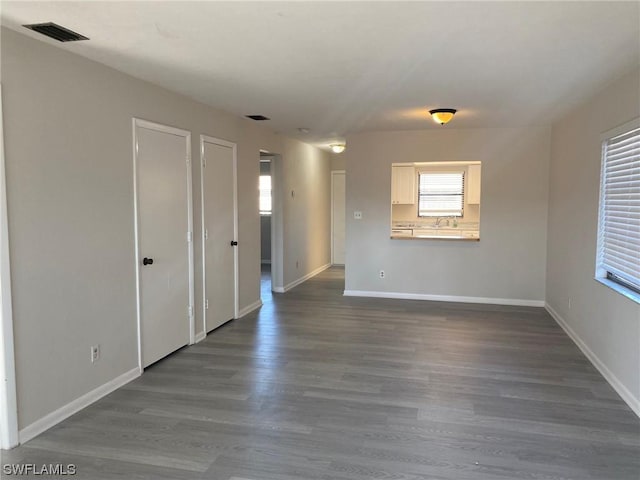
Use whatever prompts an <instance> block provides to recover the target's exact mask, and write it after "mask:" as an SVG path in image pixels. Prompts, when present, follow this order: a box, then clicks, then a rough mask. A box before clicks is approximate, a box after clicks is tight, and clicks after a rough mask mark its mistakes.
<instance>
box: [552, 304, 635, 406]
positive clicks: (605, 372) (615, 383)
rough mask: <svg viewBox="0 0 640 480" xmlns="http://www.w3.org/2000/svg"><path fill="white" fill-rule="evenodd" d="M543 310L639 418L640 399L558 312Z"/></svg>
mask: <svg viewBox="0 0 640 480" xmlns="http://www.w3.org/2000/svg"><path fill="white" fill-rule="evenodd" d="M544 308H545V309H546V310H547V312H549V315H551V316H552V317H553V319H554V320H555V321H556V322H557V324H558V325H560V327H561V328H562V329H563V330H564V331H565V333H566V334H567V335H568V336H569V338H570V339H571V340H573V343H575V344H576V345H577V346H578V348H579V349H580V350H581V351H582V353H583V354H584V356H585V357H587V358H588V359H589V361H590V362H591V363H592V364H593V366H594V367H596V369H597V370H598V371H599V372H600V374H601V375H602V376H603V377H604V379H605V380H606V381H607V382H609V384H610V385H611V386H612V387H613V389H614V390H615V391H616V392H617V393H618V395H620V396H621V397H622V399H623V400H624V401H625V402H626V404H627V405H629V407H630V408H631V410H633V411H634V413H635V414H636V415H637V416H638V417H640V399H639V398H636V397H634V396H633V394H632V393H631V392H630V391H629V389H628V388H627V387H625V386H624V384H623V383H622V382H621V381H620V379H618V377H616V376H615V374H614V373H613V372H612V371H611V370H609V368H608V367H607V366H606V365H605V363H604V362H603V361H602V360H600V358H599V357H598V356H597V355H596V354H595V353H594V352H593V350H591V349H590V348H589V346H588V345H587V344H586V342H585V341H584V340H582V338H580V335H578V334H577V333H576V332H575V331H574V330H573V329H572V328H571V327H570V326H569V324H568V323H567V322H566V320H565V319H564V318H562V317H561V316H560V314H559V313H558V312H556V311H555V310H554V309H553V308H552V307H551V305H549V304H548V303H545V306H544Z"/></svg>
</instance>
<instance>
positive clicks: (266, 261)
mask: <svg viewBox="0 0 640 480" xmlns="http://www.w3.org/2000/svg"><path fill="white" fill-rule="evenodd" d="M260 265H271V260H260Z"/></svg>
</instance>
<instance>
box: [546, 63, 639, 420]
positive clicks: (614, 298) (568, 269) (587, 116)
mask: <svg viewBox="0 0 640 480" xmlns="http://www.w3.org/2000/svg"><path fill="white" fill-rule="evenodd" d="M638 116H640V73H639V72H638V71H636V72H633V73H631V74H629V75H627V76H625V77H623V78H621V79H619V80H618V81H616V82H614V83H612V84H610V85H609V86H608V87H607V88H606V89H604V90H603V91H601V92H600V93H598V94H597V95H595V96H593V97H592V98H591V99H590V100H588V101H587V102H585V103H584V104H582V105H581V106H580V107H578V108H576V109H574V110H573V111H572V112H571V113H569V114H567V115H566V116H565V117H564V118H562V119H561V120H560V121H558V122H556V123H555V124H554V125H553V129H552V136H551V167H550V191H549V230H548V231H549V234H548V247H547V248H548V259H547V289H546V299H547V303H548V305H549V306H550V307H551V309H553V311H554V312H555V314H556V315H557V316H559V317H560V320H561V321H564V322H565V323H566V324H567V325H568V326H569V328H570V329H572V330H573V332H574V333H575V336H576V338H577V339H578V341H581V342H584V345H585V346H586V349H587V353H588V354H589V351H590V352H591V353H590V354H589V355H591V360H592V361H594V362H595V363H599V366H600V369H601V371H602V372H603V373H604V374H605V376H607V377H608V380H609V381H610V382H611V383H613V384H614V385H615V386H616V387H617V389H618V392H619V393H620V394H621V395H622V396H623V397H625V400H627V402H629V403H630V404H632V405H635V409H636V412H637V413H638V414H639V415H640V305H638V304H637V303H635V302H633V301H631V300H629V299H628V298H626V297H624V296H622V295H620V294H619V293H616V292H614V291H613V290H611V289H610V288H608V287H606V286H604V285H602V284H600V283H598V282H596V281H595V280H594V274H595V259H596V244H597V228H598V203H599V188H600V183H599V182H600V164H601V152H602V150H601V148H602V147H601V138H600V136H601V134H602V133H604V132H606V131H608V130H610V129H612V128H614V127H616V126H618V125H621V124H623V123H625V122H627V121H629V120H631V119H633V118H636V117H638ZM569 301H571V308H569ZM603 367H604V368H603ZM607 371H608V372H607Z"/></svg>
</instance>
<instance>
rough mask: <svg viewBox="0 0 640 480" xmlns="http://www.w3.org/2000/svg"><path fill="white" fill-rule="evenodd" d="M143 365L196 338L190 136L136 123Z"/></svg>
mask: <svg viewBox="0 0 640 480" xmlns="http://www.w3.org/2000/svg"><path fill="white" fill-rule="evenodd" d="M135 122H136V123H135V137H136V145H137V155H136V184H137V185H136V189H137V190H136V195H137V207H138V274H139V277H138V278H139V308H140V337H141V342H140V343H141V365H142V366H143V367H147V366H149V365H151V364H152V363H154V362H156V361H158V360H160V359H161V358H163V357H164V356H166V355H168V354H169V353H171V352H173V351H175V350H177V349H178V348H180V347H182V346H184V345H187V344H188V343H190V341H191V339H192V338H193V334H192V329H193V309H192V307H191V305H192V300H191V299H192V298H193V297H192V295H193V293H192V292H193V285H192V281H191V278H192V274H191V272H192V269H191V264H192V249H191V247H192V244H191V233H190V232H191V202H190V195H191V192H190V190H191V189H190V184H191V165H190V142H191V140H190V134H189V133H188V132H184V131H182V130H177V129H172V128H170V127H163V126H160V125H155V124H151V123H149V122H142V121H139V120H136V121H135Z"/></svg>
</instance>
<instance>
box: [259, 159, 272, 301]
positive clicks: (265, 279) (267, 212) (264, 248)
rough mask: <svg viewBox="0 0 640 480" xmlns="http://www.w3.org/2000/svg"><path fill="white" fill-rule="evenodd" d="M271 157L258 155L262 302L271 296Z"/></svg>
mask: <svg viewBox="0 0 640 480" xmlns="http://www.w3.org/2000/svg"><path fill="white" fill-rule="evenodd" d="M271 159H272V156H271V155H268V154H265V153H261V154H260V180H259V183H258V187H259V190H260V196H259V202H258V203H259V209H260V298H261V299H262V301H263V302H264V301H265V300H267V299H269V298H270V296H271V288H272V287H271V285H272V282H271V228H272V225H271V220H272V213H273V197H272V183H271Z"/></svg>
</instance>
